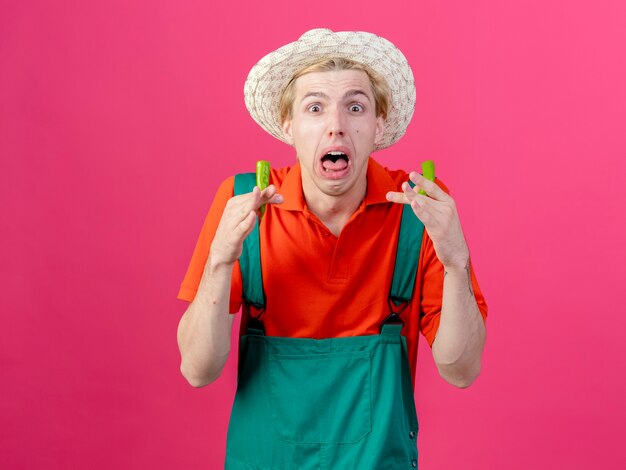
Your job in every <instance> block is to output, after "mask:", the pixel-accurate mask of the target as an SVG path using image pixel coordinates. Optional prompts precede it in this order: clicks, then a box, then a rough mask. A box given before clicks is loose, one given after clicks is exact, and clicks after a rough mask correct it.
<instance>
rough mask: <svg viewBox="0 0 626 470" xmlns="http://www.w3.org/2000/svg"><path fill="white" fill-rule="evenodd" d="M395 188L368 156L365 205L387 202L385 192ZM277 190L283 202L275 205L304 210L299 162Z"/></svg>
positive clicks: (288, 172)
mask: <svg viewBox="0 0 626 470" xmlns="http://www.w3.org/2000/svg"><path fill="white" fill-rule="evenodd" d="M397 190H398V188H397V187H396V184H395V182H394V181H393V179H392V178H391V176H389V173H387V170H385V169H384V168H383V167H382V166H381V165H380V164H379V163H378V162H377V161H376V160H374V159H373V158H372V157H370V158H369V161H368V165H367V193H366V194H365V200H364V201H363V202H364V203H365V205H366V206H369V205H372V204H381V203H386V202H388V201H387V197H386V196H387V193H388V192H389V191H397ZM278 192H279V193H280V194H282V195H283V197H284V202H283V203H282V204H277V205H276V206H275V207H277V208H280V209H284V210H288V211H304V209H305V207H306V203H305V200H304V194H303V193H302V170H301V168H300V163H296V164H295V165H294V166H293V167H291V168H290V169H289V170H288V171H287V174H286V175H285V179H284V180H283V184H282V185H281V187H280V189H279V190H278Z"/></svg>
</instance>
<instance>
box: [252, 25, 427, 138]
mask: <svg viewBox="0 0 626 470" xmlns="http://www.w3.org/2000/svg"><path fill="white" fill-rule="evenodd" d="M324 58H345V59H350V60H352V61H355V62H359V63H361V64H364V65H366V66H368V67H370V68H371V69H372V70H373V71H374V72H375V73H377V74H378V75H380V76H381V77H382V78H384V79H385V80H386V81H387V84H388V85H389V88H390V90H391V103H390V107H389V111H388V113H387V119H386V120H385V128H384V132H383V135H382V137H381V138H380V139H379V140H378V141H377V144H376V150H380V149H383V148H386V147H389V146H390V145H392V144H394V143H396V142H397V141H398V140H399V139H400V138H401V137H402V136H403V135H404V133H405V132H406V129H407V126H408V125H409V122H410V121H411V118H412V116H413V111H414V109H415V82H414V79H413V72H412V71H411V67H410V66H409V64H408V62H407V60H406V58H405V57H404V55H403V54H402V52H400V50H399V49H398V48H397V47H396V46H394V45H393V44H392V43H391V42H389V41H387V40H386V39H384V38H381V37H380V36H377V35H375V34H372V33H367V32H362V31H345V32H337V33H335V32H332V31H331V30H329V29H314V30H311V31H308V32H307V33H305V34H303V35H302V36H301V37H300V39H298V40H297V41H295V42H292V43H290V44H287V45H286V46H283V47H281V48H279V49H277V50H275V51H273V52H271V53H269V54H268V55H266V56H265V57H263V58H262V59H261V60H260V61H259V62H258V63H257V64H256V65H255V66H254V67H253V68H252V70H251V71H250V73H249V74H248V78H247V80H246V83H245V85H244V99H245V102H246V107H247V108H248V111H249V112H250V115H251V116H252V118H253V119H254V120H255V121H256V122H257V123H258V124H259V125H260V126H261V127H262V128H263V129H265V130H266V131H267V132H269V133H270V134H271V135H273V136H274V137H276V138H277V139H279V140H281V141H283V142H286V143H288V142H287V141H286V140H285V137H284V135H283V131H282V126H281V122H280V111H279V103H280V98H281V96H282V94H283V91H284V90H285V87H286V86H287V85H288V84H289V82H290V81H291V79H292V78H293V76H294V74H295V73H296V72H297V71H298V70H300V69H302V68H303V67H304V66H306V65H308V64H310V63H311V62H312V61H315V60H316V59H324Z"/></svg>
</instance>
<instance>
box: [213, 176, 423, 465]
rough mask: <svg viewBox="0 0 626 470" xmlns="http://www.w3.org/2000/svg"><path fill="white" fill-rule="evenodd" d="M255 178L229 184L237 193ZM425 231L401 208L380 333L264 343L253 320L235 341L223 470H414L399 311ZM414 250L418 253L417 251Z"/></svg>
mask: <svg viewBox="0 0 626 470" xmlns="http://www.w3.org/2000/svg"><path fill="white" fill-rule="evenodd" d="M254 184H255V175H254V174H253V173H250V174H241V175H237V176H236V177H235V194H242V193H245V192H249V191H251V189H252V187H253V186H254ZM423 232H424V226H423V225H422V223H421V222H420V221H419V219H418V218H417V217H415V215H414V214H413V212H412V210H411V208H410V206H408V205H406V206H405V207H404V212H403V214H402V222H401V225H400V233H399V239H398V249H397V253H396V264H395V267H394V275H393V282H392V286H391V292H390V295H389V305H390V309H391V314H390V315H389V317H388V318H387V319H386V320H384V321H382V322H381V332H380V334H377V335H367V336H352V337H340V338H327V339H311V338H288V337H276V336H266V335H265V334H264V330H263V325H262V323H261V322H260V321H259V320H255V319H252V318H251V320H250V321H249V323H248V326H247V330H246V334H245V335H244V336H242V337H241V338H240V345H239V346H240V349H239V374H238V382H237V394H236V396H235V402H234V404H233V409H232V413H231V418H230V424H229V428H228V438H227V447H226V463H225V468H226V469H227V470H270V469H271V470H296V469H297V470H309V469H311V470H312V469H315V470H326V469H334V470H336V469H357V468H358V469H366V470H370V469H371V470H387V469H389V470H397V469H413V468H417V431H418V423H417V415H416V411H415V402H414V398H413V387H412V383H411V373H410V371H409V363H408V355H407V350H406V340H405V338H404V336H402V335H401V330H402V326H403V324H402V320H401V319H400V316H399V313H400V312H401V311H402V308H403V306H406V304H407V303H408V302H409V301H410V299H411V297H412V294H413V286H414V283H415V276H416V272H417V263H418V259H419V248H420V247H421V240H422V235H423ZM259 246H260V244H259V230H258V224H257V226H256V227H255V229H254V230H253V232H252V233H251V234H250V235H249V236H248V237H247V238H246V240H245V242H244V247H243V252H242V256H241V258H240V265H241V271H242V277H243V298H244V306H247V307H249V306H250V305H252V306H254V307H255V308H256V309H259V310H261V311H262V310H263V308H264V305H265V298H264V294H263V284H262V276H261V263H260V253H259ZM416 247H417V248H416Z"/></svg>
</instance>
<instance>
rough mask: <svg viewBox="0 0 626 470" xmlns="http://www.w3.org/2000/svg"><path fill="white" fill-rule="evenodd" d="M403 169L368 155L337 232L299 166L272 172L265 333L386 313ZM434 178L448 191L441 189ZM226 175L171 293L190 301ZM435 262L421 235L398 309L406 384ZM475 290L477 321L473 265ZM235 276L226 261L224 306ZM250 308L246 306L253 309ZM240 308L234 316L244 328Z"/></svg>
mask: <svg viewBox="0 0 626 470" xmlns="http://www.w3.org/2000/svg"><path fill="white" fill-rule="evenodd" d="M407 180H408V174H407V173H406V172H404V171H401V170H389V169H387V168H383V167H382V166H381V165H380V164H379V163H377V162H376V161H375V160H374V159H372V158H370V159H369V164H368V169H367V192H366V195H365V198H364V199H363V201H362V202H361V205H360V206H359V208H358V209H357V210H356V212H355V213H354V214H353V215H352V217H351V218H350V219H349V220H348V222H347V223H346V225H345V226H344V227H343V229H342V231H341V233H340V235H339V236H338V237H336V236H335V235H333V234H332V233H331V232H330V230H328V229H327V228H326V227H325V226H324V224H323V223H322V222H321V221H320V220H319V219H318V218H317V217H316V216H315V214H313V213H312V212H310V211H309V210H308V208H307V206H306V201H305V199H304V195H303V192H302V177H301V171H300V166H299V164H296V165H294V166H293V167H286V168H282V169H278V170H274V169H272V171H271V183H272V184H274V185H275V186H276V187H277V188H278V193H280V194H282V195H283V197H284V202H283V203H282V204H277V205H267V209H266V212H265V215H264V216H263V218H262V219H261V223H260V226H259V233H260V244H261V270H262V274H263V288H264V291H265V296H266V299H267V300H266V309H265V311H264V312H263V315H262V316H261V317H260V319H261V321H262V322H263V325H264V326H265V332H266V334H267V335H268V336H286V337H296V338H315V339H323V338H332V337H342V336H357V335H374V334H379V333H380V327H381V324H382V322H383V321H384V319H385V318H387V317H388V316H389V314H390V307H389V304H388V296H389V290H390V288H391V280H392V276H393V270H394V263H395V256H396V247H397V243H398V230H399V226H400V218H401V215H402V205H401V204H395V203H391V202H389V201H387V199H386V194H387V192H389V191H401V185H402V183H403V182H405V181H407ZM436 182H437V184H438V185H439V186H440V187H441V188H442V189H443V190H444V191H446V192H448V190H447V188H446V187H445V186H444V185H443V183H441V181H439V180H438V179H437V180H436ZM233 185H234V177H231V178H229V179H227V180H225V181H224V182H223V183H222V184H221V186H220V188H219V189H218V191H217V195H216V196H215V199H214V200H213V203H212V205H211V208H210V209H209V213H208V215H207V217H206V219H205V221H204V225H203V226H202V230H201V232H200V236H199V239H198V242H197V244H196V247H195V250H194V253H193V256H192V258H191V263H190V264H189V268H188V269H187V273H186V275H185V278H184V280H183V282H182V285H181V287H180V291H179V293H178V298H180V299H183V300H187V301H189V302H191V301H192V300H193V299H194V297H195V295H196V291H197V289H198V286H199V284H200V279H201V277H202V274H203V271H204V265H205V263H206V260H207V258H208V254H209V249H210V247H211V242H212V240H213V237H214V236H215V232H216V230H217V226H218V224H219V222H220V219H221V216H222V212H223V210H224V208H225V206H226V202H227V201H228V199H229V198H231V197H232V196H233ZM443 278H444V271H443V265H442V264H441V262H440V261H439V259H438V258H437V256H436V254H435V250H434V248H433V244H432V241H431V239H430V238H429V237H428V233H427V232H426V231H425V232H424V237H423V239H422V247H421V251H420V257H419V263H418V271H417V276H416V281H415V282H416V283H415V288H414V292H413V299H412V301H411V302H410V303H409V305H408V306H407V307H406V308H405V310H404V311H403V312H402V315H401V317H402V319H403V320H404V328H403V330H402V334H403V335H404V336H405V337H406V341H407V350H408V354H409V364H410V368H411V376H412V379H413V383H414V382H415V366H416V361H417V344H418V339H419V333H420V332H421V333H422V334H423V335H424V337H425V338H426V340H427V341H428V344H429V345H431V346H432V343H433V341H434V340H435V336H436V334H437V329H438V326H439V317H440V315H441V301H442V294H443ZM471 278H472V285H473V289H474V295H475V297H476V301H477V304H478V308H479V310H480V313H481V315H482V316H483V319H485V318H486V316H487V304H486V303H485V299H484V298H483V295H482V293H481V290H480V287H479V285H478V283H477V281H476V276H475V274H474V271H473V269H472V270H471ZM241 303H242V279H241V271H240V268H239V263H235V265H234V267H233V274H232V283H231V291H230V312H231V313H236V312H238V311H239V310H240V308H241ZM256 314H257V312H255V311H254V310H253V311H252V315H256ZM248 315H249V314H248V312H247V309H244V314H243V317H242V321H241V330H240V335H242V334H245V331H246V330H245V328H246V324H247V321H248Z"/></svg>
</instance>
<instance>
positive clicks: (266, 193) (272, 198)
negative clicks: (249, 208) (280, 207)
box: [259, 184, 284, 205]
mask: <svg viewBox="0 0 626 470" xmlns="http://www.w3.org/2000/svg"><path fill="white" fill-rule="evenodd" d="M276 191H277V189H276V186H274V185H273V184H270V185H269V186H268V187H267V188H265V189H264V190H263V191H261V199H260V201H259V202H260V205H263V204H280V203H282V202H283V201H284V198H283V196H282V195H281V194H278V193H277V192H276Z"/></svg>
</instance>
